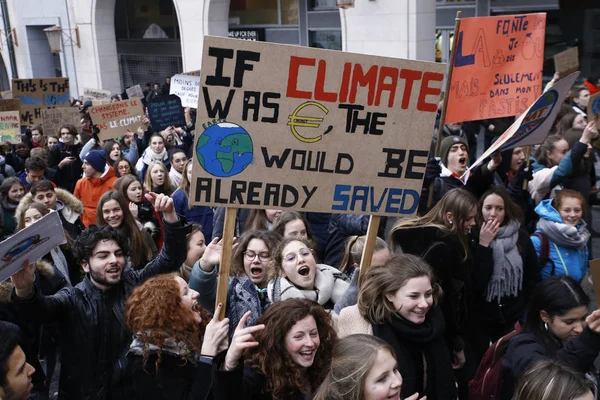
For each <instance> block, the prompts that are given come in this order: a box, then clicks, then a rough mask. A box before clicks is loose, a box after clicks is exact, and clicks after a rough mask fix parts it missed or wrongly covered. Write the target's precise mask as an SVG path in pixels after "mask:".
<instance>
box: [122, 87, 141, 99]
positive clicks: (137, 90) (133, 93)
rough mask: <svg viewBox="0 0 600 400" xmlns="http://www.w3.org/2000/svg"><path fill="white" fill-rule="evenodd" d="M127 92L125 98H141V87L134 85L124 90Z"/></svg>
mask: <svg viewBox="0 0 600 400" xmlns="http://www.w3.org/2000/svg"><path fill="white" fill-rule="evenodd" d="M125 91H126V92H127V97H129V98H130V99H133V98H134V97H139V98H143V97H144V92H143V91H142V87H141V86H140V85H135V86H132V87H130V88H127V89H126V90H125Z"/></svg>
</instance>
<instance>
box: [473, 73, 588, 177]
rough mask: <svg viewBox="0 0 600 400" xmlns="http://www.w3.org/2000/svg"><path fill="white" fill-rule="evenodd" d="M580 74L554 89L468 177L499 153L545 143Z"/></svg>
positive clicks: (493, 146) (560, 81)
mask: <svg viewBox="0 0 600 400" xmlns="http://www.w3.org/2000/svg"><path fill="white" fill-rule="evenodd" d="M578 76H579V73H578V72H577V73H574V74H571V75H569V76H567V77H566V78H564V79H561V80H559V81H558V82H557V83H556V84H555V85H554V86H552V87H551V88H550V89H548V90H547V91H546V92H544V93H543V94H542V95H541V96H540V97H539V98H538V99H537V100H536V101H535V103H533V104H532V105H531V106H530V107H529V108H528V109H527V111H526V112H525V113H523V115H521V116H520V117H519V118H517V120H516V121H515V122H514V123H513V124H512V125H511V126H510V128H508V129H507V130H506V132H504V133H503V134H502V135H500V137H499V138H498V139H497V140H496V141H495V142H494V143H493V144H492V145H491V146H490V147H489V148H488V149H487V150H486V151H485V152H484V153H483V154H482V155H481V157H479V158H478V159H477V161H475V163H473V165H471V166H470V167H469V169H468V170H467V172H465V174H468V173H469V172H470V171H471V170H472V169H473V168H475V167H476V166H477V165H479V164H480V163H481V162H482V161H483V160H484V159H486V158H487V157H490V156H491V155H492V154H494V153H495V152H496V151H498V150H499V149H500V150H508V149H512V148H515V147H523V146H531V145H535V144H540V143H542V142H543V141H544V140H545V139H546V136H548V133H549V132H550V129H551V128H552V125H553V124H554V121H555V120H556V117H557V115H558V112H559V111H560V108H561V107H560V106H561V104H562V102H563V100H564V99H565V97H566V96H567V94H568V93H569V90H570V89H571V87H572V86H573V84H574V83H575V81H576V80H577V77H578Z"/></svg>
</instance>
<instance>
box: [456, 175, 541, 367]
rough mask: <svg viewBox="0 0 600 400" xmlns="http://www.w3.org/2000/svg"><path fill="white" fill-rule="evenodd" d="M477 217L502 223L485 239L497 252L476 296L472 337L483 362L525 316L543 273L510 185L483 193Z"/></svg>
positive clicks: (480, 219)
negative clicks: (509, 189) (491, 235)
mask: <svg viewBox="0 0 600 400" xmlns="http://www.w3.org/2000/svg"><path fill="white" fill-rule="evenodd" d="M477 220H478V222H479V224H480V225H481V226H482V227H484V226H486V225H491V224H496V225H497V226H498V227H499V229H498V230H497V231H496V235H495V236H493V237H491V238H490V237H488V238H487V241H486V242H485V244H486V245H487V247H489V248H491V249H492V252H493V273H492V276H491V277H490V279H489V281H488V283H487V285H486V287H485V288H484V290H479V291H476V292H475V293H474V295H475V296H474V299H473V300H474V301H473V316H474V320H475V321H477V323H476V324H474V325H473V329H472V330H471V331H470V332H469V333H470V334H469V339H468V340H469V342H470V343H471V345H472V346H473V348H474V350H475V355H476V357H477V361H478V363H479V361H481V359H482V358H483V355H484V354H485V352H486V351H487V349H488V347H489V345H490V343H493V342H495V341H496V340H498V339H500V338H501V337H502V336H504V335H506V334H507V333H509V332H511V331H512V330H513V329H514V326H515V324H516V322H517V321H519V320H520V319H522V318H523V317H524V314H525V309H526V308H527V304H528V303H529V299H530V297H531V293H532V291H533V288H534V287H535V285H536V284H537V283H538V282H539V281H540V280H541V275H540V265H539V261H538V257H537V254H536V252H535V248H534V247H533V244H532V243H531V240H530V239H529V234H528V233H527V231H525V230H524V229H523V228H522V226H521V221H522V212H521V209H520V208H519V207H518V206H517V205H516V204H515V203H514V202H513V201H512V200H511V197H510V195H509V194H508V192H507V191H506V189H504V188H503V187H500V186H493V187H492V188H491V189H490V190H488V191H487V192H486V193H484V194H483V196H481V199H480V201H479V211H478V215H477ZM485 239H486V238H484V240H485ZM490 239H491V240H490Z"/></svg>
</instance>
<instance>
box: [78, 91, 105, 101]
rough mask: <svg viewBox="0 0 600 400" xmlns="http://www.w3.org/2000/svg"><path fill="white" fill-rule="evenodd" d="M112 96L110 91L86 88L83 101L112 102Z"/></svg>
mask: <svg viewBox="0 0 600 400" xmlns="http://www.w3.org/2000/svg"><path fill="white" fill-rule="evenodd" d="M111 96H112V93H111V91H110V90H102V89H90V88H84V89H83V96H82V99H83V101H94V100H104V101H106V100H108V102H110V97H111Z"/></svg>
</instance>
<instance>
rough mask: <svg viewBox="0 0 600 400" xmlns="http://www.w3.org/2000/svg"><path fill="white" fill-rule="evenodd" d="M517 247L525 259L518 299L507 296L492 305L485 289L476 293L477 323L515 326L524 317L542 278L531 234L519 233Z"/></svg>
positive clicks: (475, 311) (522, 230)
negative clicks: (534, 290)
mask: <svg viewBox="0 0 600 400" xmlns="http://www.w3.org/2000/svg"><path fill="white" fill-rule="evenodd" d="M517 246H518V248H519V253H520V254H521V258H522V259H523V284H522V286H521V290H520V291H519V294H518V295H517V296H516V297H513V296H505V297H503V298H502V299H500V303H498V301H497V300H494V301H492V302H491V303H490V302H488V301H487V300H486V296H485V289H484V290H483V291H477V292H475V298H474V303H473V315H474V319H475V320H476V321H477V322H482V323H485V322H489V323H493V324H504V323H510V324H511V325H514V324H515V323H516V322H517V321H518V320H520V319H522V318H523V317H524V313H525V310H526V308H527V304H528V303H529V299H530V297H531V293H532V292H533V288H535V285H537V283H538V282H539V281H541V280H542V277H541V274H540V271H541V268H540V263H539V259H538V256H537V254H536V252H535V248H534V247H533V243H531V239H529V234H528V233H527V232H526V231H525V230H524V229H521V230H520V231H519V238H518V239H517ZM492 265H493V261H492ZM486 288H487V287H486Z"/></svg>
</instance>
